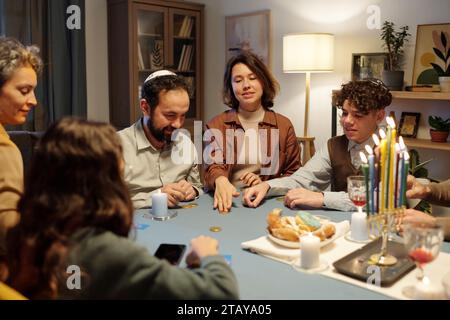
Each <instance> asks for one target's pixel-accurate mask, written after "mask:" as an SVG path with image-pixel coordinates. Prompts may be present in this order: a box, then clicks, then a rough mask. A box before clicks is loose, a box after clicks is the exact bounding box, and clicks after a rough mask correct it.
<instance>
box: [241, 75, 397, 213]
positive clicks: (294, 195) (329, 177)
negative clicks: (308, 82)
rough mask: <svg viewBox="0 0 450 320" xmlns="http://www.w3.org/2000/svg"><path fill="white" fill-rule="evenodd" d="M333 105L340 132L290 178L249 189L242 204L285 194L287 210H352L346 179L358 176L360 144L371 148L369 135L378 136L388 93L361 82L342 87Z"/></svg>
mask: <svg viewBox="0 0 450 320" xmlns="http://www.w3.org/2000/svg"><path fill="white" fill-rule="evenodd" d="M335 101H336V106H337V107H338V108H339V109H342V116H341V119H340V122H341V126H342V128H343V130H344V134H343V135H341V136H337V137H333V138H331V139H329V140H328V143H327V144H326V145H324V146H323V147H322V148H321V149H320V150H319V151H318V152H317V153H316V154H315V155H314V156H313V157H312V158H311V160H309V161H308V162H307V163H306V164H305V165H304V166H303V167H301V168H300V169H298V170H297V171H296V172H294V173H293V174H292V175H291V176H289V177H283V178H278V179H273V180H268V181H265V182H263V183H260V184H259V185H257V186H254V187H251V188H248V189H247V190H246V191H245V193H244V197H243V202H244V204H245V205H247V206H249V207H252V208H255V207H257V206H258V205H259V204H260V203H261V201H262V200H263V199H264V197H266V196H276V195H282V194H286V196H285V198H284V204H285V205H286V206H287V207H289V208H295V207H297V206H304V207H312V208H328V209H335V210H342V211H352V210H354V208H355V207H354V205H353V203H352V202H351V201H350V199H349V198H348V194H347V177H348V176H351V175H358V174H361V172H360V166H361V159H360V156H359V152H360V151H362V152H366V151H365V149H364V146H365V145H370V146H371V147H373V146H374V142H373V140H372V134H374V133H377V129H378V125H379V124H380V122H381V121H382V120H383V119H384V117H385V110H384V109H385V108H386V107H387V106H388V105H390V104H391V101H392V95H391V93H390V92H389V89H388V88H387V87H386V86H385V85H384V84H383V82H381V81H379V80H360V81H353V82H349V83H346V84H344V85H342V88H341V90H340V91H339V92H338V93H336V95H335Z"/></svg>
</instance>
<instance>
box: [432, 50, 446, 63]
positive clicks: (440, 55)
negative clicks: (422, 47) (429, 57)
mask: <svg viewBox="0 0 450 320" xmlns="http://www.w3.org/2000/svg"><path fill="white" fill-rule="evenodd" d="M433 51H434V53H436V55H437V56H438V57H439V58H440V59H442V61H445V57H444V54H443V53H442V52H441V50H439V49H438V48H433Z"/></svg>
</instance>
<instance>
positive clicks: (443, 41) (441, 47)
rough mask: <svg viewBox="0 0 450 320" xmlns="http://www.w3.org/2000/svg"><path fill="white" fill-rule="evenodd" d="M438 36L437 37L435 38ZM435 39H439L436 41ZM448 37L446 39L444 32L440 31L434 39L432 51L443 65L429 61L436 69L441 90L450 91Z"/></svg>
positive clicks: (449, 45)
mask: <svg viewBox="0 0 450 320" xmlns="http://www.w3.org/2000/svg"><path fill="white" fill-rule="evenodd" d="M437 38H438V39H437ZM437 41H440V43H439V42H437ZM449 41H450V39H447V36H446V34H445V33H444V32H443V31H441V34H440V37H436V39H434V42H435V45H436V47H433V51H434V53H435V54H436V55H437V56H438V58H439V59H441V60H442V61H443V62H444V67H441V66H440V65H438V64H437V63H433V62H431V63H430V64H431V66H432V67H433V69H434V71H436V73H437V75H438V77H439V85H440V87H441V91H442V92H450V63H449V60H450V43H449Z"/></svg>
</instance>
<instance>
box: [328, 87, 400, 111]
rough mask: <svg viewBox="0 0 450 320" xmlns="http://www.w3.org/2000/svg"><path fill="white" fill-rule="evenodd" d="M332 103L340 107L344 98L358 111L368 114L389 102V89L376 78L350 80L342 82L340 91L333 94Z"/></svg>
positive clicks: (390, 99)
mask: <svg viewBox="0 0 450 320" xmlns="http://www.w3.org/2000/svg"><path fill="white" fill-rule="evenodd" d="M333 100H334V102H335V103H334V105H335V106H336V107H337V108H339V109H342V107H343V105H344V102H345V100H348V101H349V102H350V103H351V104H354V105H355V106H356V108H357V109H358V111H359V112H361V113H362V114H368V113H369V112H370V111H372V110H381V109H384V108H386V107H387V106H388V105H390V104H391V101H392V95H391V93H390V92H389V89H388V88H387V87H386V86H385V85H384V83H383V82H382V81H381V80H378V79H366V80H358V81H351V82H348V83H346V84H343V85H342V87H341V90H340V91H337V92H335V93H334V94H333Z"/></svg>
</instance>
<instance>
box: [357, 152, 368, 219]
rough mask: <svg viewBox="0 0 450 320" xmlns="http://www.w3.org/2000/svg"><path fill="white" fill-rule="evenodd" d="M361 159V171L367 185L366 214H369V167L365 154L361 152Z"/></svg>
mask: <svg viewBox="0 0 450 320" xmlns="http://www.w3.org/2000/svg"><path fill="white" fill-rule="evenodd" d="M359 156H360V157H361V161H362V164H361V169H362V172H363V174H364V184H365V185H366V214H369V165H368V164H367V158H366V155H365V154H364V152H362V151H360V152H359Z"/></svg>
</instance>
